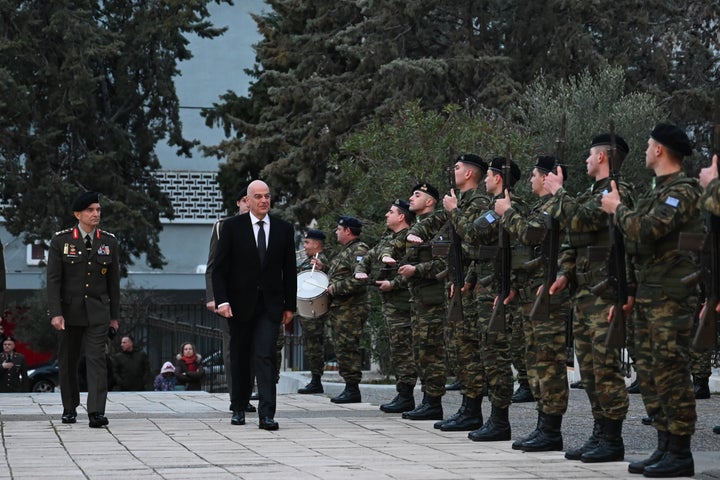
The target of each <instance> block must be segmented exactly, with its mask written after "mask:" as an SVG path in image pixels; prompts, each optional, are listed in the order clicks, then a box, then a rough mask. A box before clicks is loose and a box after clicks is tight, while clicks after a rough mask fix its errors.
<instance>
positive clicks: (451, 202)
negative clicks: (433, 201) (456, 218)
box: [443, 188, 458, 212]
mask: <svg viewBox="0 0 720 480" xmlns="http://www.w3.org/2000/svg"><path fill="white" fill-rule="evenodd" d="M457 204H458V201H457V197H456V196H455V190H454V189H452V188H451V189H450V195H445V196H444V197H443V207H445V210H446V211H448V212H452V211H453V210H455V209H456V208H457Z"/></svg>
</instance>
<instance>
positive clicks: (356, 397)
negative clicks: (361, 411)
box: [330, 383, 362, 403]
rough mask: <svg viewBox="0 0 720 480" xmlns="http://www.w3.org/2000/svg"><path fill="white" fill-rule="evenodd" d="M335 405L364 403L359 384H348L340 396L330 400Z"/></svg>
mask: <svg viewBox="0 0 720 480" xmlns="http://www.w3.org/2000/svg"><path fill="white" fill-rule="evenodd" d="M330 401H331V402H333V403H362V396H361V395H360V388H359V387H358V384H357V383H346V384H345V390H343V391H342V392H341V393H340V395H338V396H337V397H333V398H331V399H330Z"/></svg>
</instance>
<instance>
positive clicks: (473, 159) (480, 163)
mask: <svg viewBox="0 0 720 480" xmlns="http://www.w3.org/2000/svg"><path fill="white" fill-rule="evenodd" d="M456 161H457V162H462V163H467V164H469V165H473V166H475V167H478V168H479V169H480V170H482V171H483V174H485V173H487V171H488V164H487V162H485V160H483V159H482V158H480V156H479V155H475V154H474V153H466V154H464V155H460V156H459V157H458V158H457V160H456Z"/></svg>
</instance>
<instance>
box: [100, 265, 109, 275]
mask: <svg viewBox="0 0 720 480" xmlns="http://www.w3.org/2000/svg"><path fill="white" fill-rule="evenodd" d="M107 270H108V269H107V268H105V267H103V268H101V269H100V275H107Z"/></svg>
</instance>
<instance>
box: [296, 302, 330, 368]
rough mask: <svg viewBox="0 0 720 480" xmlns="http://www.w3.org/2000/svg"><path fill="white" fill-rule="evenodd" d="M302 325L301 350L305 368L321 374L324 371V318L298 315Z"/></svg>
mask: <svg viewBox="0 0 720 480" xmlns="http://www.w3.org/2000/svg"><path fill="white" fill-rule="evenodd" d="M297 318H299V319H300V325H302V338H303V350H304V352H305V361H306V362H307V368H306V370H310V373H311V374H313V375H322V374H323V372H324V371H325V355H324V353H325V320H326V316H325V315H323V316H321V317H317V318H304V317H300V316H298V317H297Z"/></svg>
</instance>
